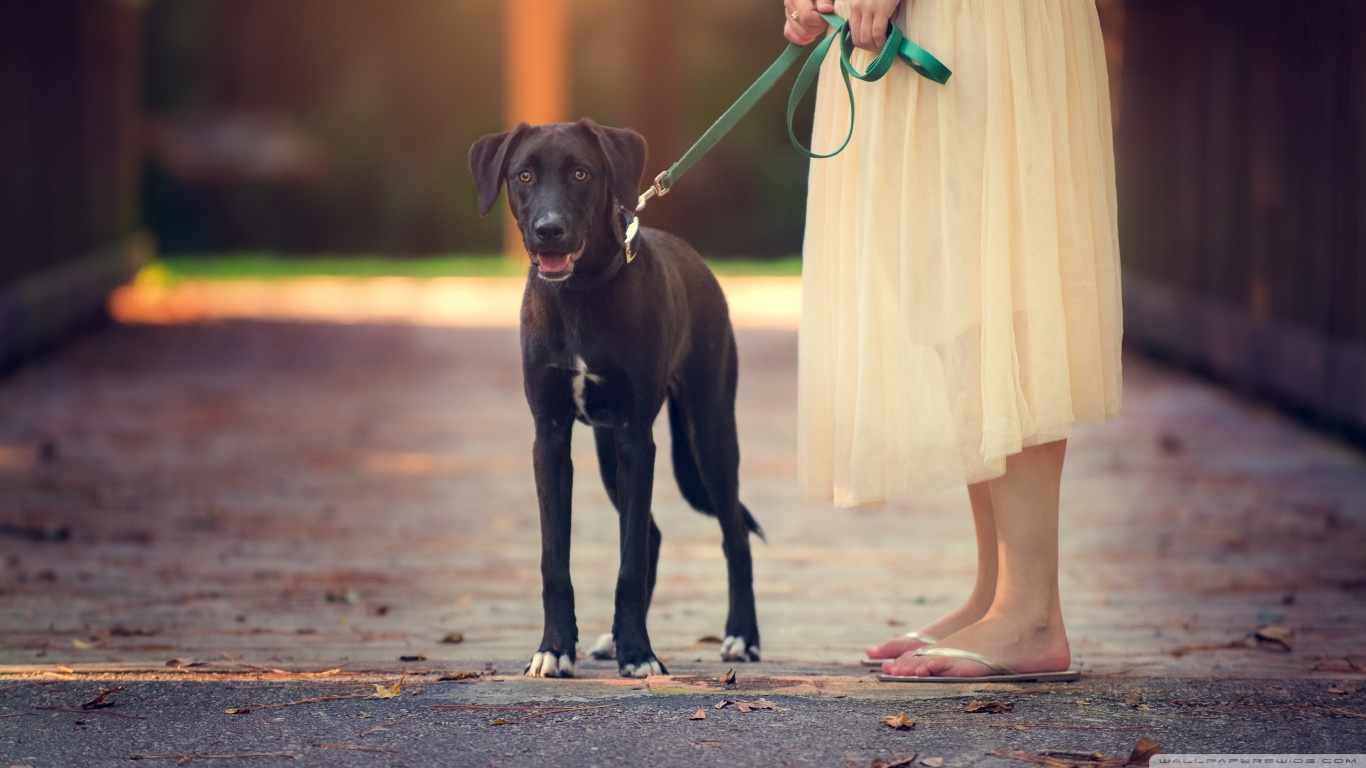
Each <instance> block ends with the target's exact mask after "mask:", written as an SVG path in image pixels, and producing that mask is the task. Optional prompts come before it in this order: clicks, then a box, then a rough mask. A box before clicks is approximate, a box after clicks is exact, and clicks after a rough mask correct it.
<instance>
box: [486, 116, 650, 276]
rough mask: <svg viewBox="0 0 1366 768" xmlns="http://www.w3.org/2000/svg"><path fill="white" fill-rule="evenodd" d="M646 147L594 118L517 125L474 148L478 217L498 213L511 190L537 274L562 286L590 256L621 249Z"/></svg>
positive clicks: (637, 138) (626, 132) (634, 135)
mask: <svg viewBox="0 0 1366 768" xmlns="http://www.w3.org/2000/svg"><path fill="white" fill-rule="evenodd" d="M644 169H645V139H643V138H641V136H640V134H638V133H636V132H635V131H630V130H625V129H622V128H604V127H603V126H600V125H598V124H597V123H595V122H593V121H592V120H589V119H587V118H585V119H583V120H580V121H579V122H577V123H557V124H554V125H538V126H529V125H527V124H526V123H522V124H520V125H518V126H517V127H516V128H513V129H512V130H510V131H507V132H505V133H496V134H490V135H488V136H484V137H483V138H481V139H479V140H478V141H476V142H474V145H473V146H471V147H470V172H471V173H472V174H473V175H474V184H475V187H477V188H478V190H479V215H481V216H483V215H485V214H487V213H488V212H489V211H490V210H492V209H493V204H494V202H496V201H497V200H498V192H499V190H500V189H501V188H502V187H503V185H504V184H506V185H507V188H508V205H509V206H510V207H511V208H512V215H513V217H515V218H516V219H517V226H518V228H519V229H520V230H521V232H522V242H523V244H524V245H525V246H526V250H527V253H528V254H530V256H531V261H532V263H534V264H535V265H536V268H537V272H538V274H539V275H540V276H541V277H543V278H546V279H549V280H563V279H565V278H567V277H569V276H570V275H571V274H573V272H574V264H575V262H577V261H578V260H579V259H580V258H581V257H582V256H583V254H584V252H585V249H587V250H589V251H592V250H594V248H595V247H609V248H611V249H612V252H613V253H614V254H615V248H616V247H617V245H619V243H617V240H616V236H615V235H613V234H612V233H613V232H614V228H613V220H612V217H613V216H614V215H615V210H616V206H617V204H618V203H620V204H621V205H624V206H626V207H627V209H628V210H634V209H635V200H636V192H637V190H638V189H639V188H640V176H641V172H642V171H644Z"/></svg>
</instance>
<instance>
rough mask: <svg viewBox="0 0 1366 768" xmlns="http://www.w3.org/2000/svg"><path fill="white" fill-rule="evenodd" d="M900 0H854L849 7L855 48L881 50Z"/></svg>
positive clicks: (851, 35) (851, 32)
mask: <svg viewBox="0 0 1366 768" xmlns="http://www.w3.org/2000/svg"><path fill="white" fill-rule="evenodd" d="M898 5H900V2H899V0H854V2H853V3H852V4H851V6H850V9H849V34H850V38H851V39H852V40H853V41H854V47H855V48H862V49H864V50H866V51H873V52H877V51H881V50H882V46H883V45H885V44H886V43H887V22H888V21H891V19H892V16H893V14H895V13H896V8H897V6H898Z"/></svg>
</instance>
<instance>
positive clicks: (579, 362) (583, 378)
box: [570, 355, 602, 421]
mask: <svg viewBox="0 0 1366 768" xmlns="http://www.w3.org/2000/svg"><path fill="white" fill-rule="evenodd" d="M574 368H575V369H576V370H578V373H576V374H574V379H573V380H572V381H571V382H570V383H571V384H572V385H573V386H574V405H576V406H578V408H579V415H580V416H582V417H583V419H584V421H590V419H589V418H588V403H587V398H586V397H585V396H584V390H586V389H587V388H588V382H590V381H591V382H593V383H594V384H599V383H601V382H602V377H601V376H599V375H597V374H596V373H589V372H588V363H585V362H584V361H583V357H582V356H581V355H576V356H575V357H574Z"/></svg>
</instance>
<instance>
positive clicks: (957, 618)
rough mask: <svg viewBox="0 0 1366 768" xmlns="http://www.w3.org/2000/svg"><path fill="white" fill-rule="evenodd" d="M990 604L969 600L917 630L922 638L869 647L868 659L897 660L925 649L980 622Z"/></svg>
mask: <svg viewBox="0 0 1366 768" xmlns="http://www.w3.org/2000/svg"><path fill="white" fill-rule="evenodd" d="M990 604H991V601H990V600H988V601H987V604H986V605H978V604H977V603H976V602H974V601H973V600H971V599H969V600H968V602H967V603H964V604H963V605H961V606H959V607H958V609H957V610H954V611H950V612H949V613H946V614H944V615H943V616H940V617H939V618H937V619H935V620H934V621H932V622H930V623H929V624H926V625H925V626H923V627H921V628H920V629H918V630H916V634H918V635H920V636H921V637H920V638H915V637H906V636H905V635H902V636H900V637H894V638H892V639H891V640H888V641H887V642H885V643H883V644H882V645H870V646H868V649H867V653H868V658H870V659H895V658H898V657H900V656H902V655H905V654H907V653H910V652H911V651H914V650H915V649H917V648H923V647H924V646H926V645H929V644H931V643H934V642H938V638H943V637H947V636H949V635H951V634H953V633H955V632H957V631H959V630H961V629H964V628H965V627H968V626H970V625H972V624H973V623H975V622H977V621H980V620H981V618H982V617H983V616H985V615H986V612H987V607H988V606H990ZM926 638H935V639H926Z"/></svg>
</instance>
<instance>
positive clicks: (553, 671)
mask: <svg viewBox="0 0 1366 768" xmlns="http://www.w3.org/2000/svg"><path fill="white" fill-rule="evenodd" d="M522 674H523V675H526V676H527V677H573V676H574V659H573V658H571V657H570V656H569V654H567V653H559V654H557V653H555V652H554V651H537V652H536V655H535V656H532V657H531V663H530V664H527V665H526V670H524V671H523V672H522Z"/></svg>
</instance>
